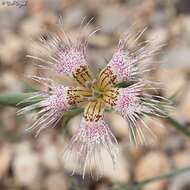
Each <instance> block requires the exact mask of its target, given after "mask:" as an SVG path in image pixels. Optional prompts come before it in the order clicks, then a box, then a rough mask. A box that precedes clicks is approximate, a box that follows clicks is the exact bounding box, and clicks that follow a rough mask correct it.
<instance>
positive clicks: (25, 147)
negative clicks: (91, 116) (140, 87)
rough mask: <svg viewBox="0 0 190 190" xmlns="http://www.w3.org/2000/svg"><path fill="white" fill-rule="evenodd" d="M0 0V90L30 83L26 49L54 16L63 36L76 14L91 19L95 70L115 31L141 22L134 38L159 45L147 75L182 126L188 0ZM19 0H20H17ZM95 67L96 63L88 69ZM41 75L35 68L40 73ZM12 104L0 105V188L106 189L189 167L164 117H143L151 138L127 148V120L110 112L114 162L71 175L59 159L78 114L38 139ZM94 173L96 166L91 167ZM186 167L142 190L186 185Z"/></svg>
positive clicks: (188, 101)
mask: <svg viewBox="0 0 190 190" xmlns="http://www.w3.org/2000/svg"><path fill="white" fill-rule="evenodd" d="M3 2H12V1H11V0H10V1H8V0H7V1H3V0H1V1H0V91H1V92H4V91H7V92H27V91H30V90H32V89H33V84H34V83H33V82H32V81H31V80H29V79H28V78H27V77H26V76H28V75H36V74H39V72H40V71H39V69H37V68H36V67H35V66H34V64H33V62H32V61H31V60H30V59H28V58H26V55H27V54H32V55H36V56H38V55H39V51H38V49H37V48H35V47H34V42H37V40H38V37H39V36H40V35H43V36H44V37H47V36H46V33H47V31H52V32H53V31H54V30H55V28H56V26H57V22H58V18H59V16H62V20H63V21H62V22H63V23H62V25H63V28H64V30H65V31H67V32H68V33H69V34H70V35H71V36H72V35H73V36H76V35H77V34H78V31H79V27H80V24H81V21H82V18H84V17H86V19H87V20H89V19H90V18H92V17H93V18H94V21H93V22H91V23H90V24H89V27H87V28H85V29H84V30H86V31H87V32H89V30H90V31H91V30H94V29H95V28H96V27H99V26H100V27H101V30H100V31H99V32H97V34H96V35H93V36H92V37H91V38H90V42H89V62H90V64H91V65H92V67H93V66H94V63H96V64H97V65H98V67H100V68H101V67H103V66H104V65H105V59H108V60H109V58H110V56H111V54H112V53H113V50H114V47H115V46H116V44H117V40H118V38H119V36H120V34H122V32H125V31H127V29H129V27H130V26H131V25H132V24H133V23H135V28H134V32H137V31H138V29H139V28H140V29H143V28H144V27H148V29H147V31H146V32H145V33H144V34H143V36H142V37H141V38H142V40H150V39H152V38H155V40H156V43H158V44H165V46H163V48H162V50H161V52H160V54H159V55H157V56H156V62H155V63H154V67H155V68H156V69H155V70H154V72H151V75H150V76H149V77H151V78H152V79H153V80H155V81H162V82H163V84H164V87H163V88H162V89H161V90H160V94H162V95H164V96H165V97H171V96H173V97H174V102H175V109H174V111H173V112H172V113H171V115H172V116H173V118H175V119H176V120H177V121H178V122H179V123H181V124H182V125H184V126H185V127H188V126H189V124H190V14H189V13H190V1H188V0H155V1H154V0H82V1H79V0H28V1H27V5H26V6H23V7H20V8H19V7H17V6H14V5H13V6H8V5H7V4H6V3H3ZM18 2H21V0H18ZM94 69H97V68H94ZM40 74H41V73H40ZM16 111H17V109H16V108H13V107H3V106H0V189H1V190H17V189H18V190H20V189H26V190H41V189H42V190H46V189H47V190H70V189H73V190H79V189H82V190H83V189H84V190H88V189H90V190H107V189H111V188H112V187H114V186H115V185H118V184H127V183H133V182H135V181H140V180H144V179H147V178H150V177H153V176H157V175H160V174H162V173H163V172H167V171H170V170H172V169H175V168H180V167H183V166H187V165H190V140H189V139H188V138H187V137H185V135H184V134H182V133H180V132H179V131H178V130H176V129H175V128H174V127H173V124H172V123H171V122H169V121H168V120H166V119H155V120H150V121H147V122H148V125H149V126H150V127H151V128H152V130H153V131H154V133H155V134H156V135H157V137H158V140H157V141H155V142H153V143H151V144H150V145H148V146H140V147H134V146H130V145H129V139H128V129H127V124H126V122H125V121H123V119H122V118H121V117H119V116H118V115H116V114H109V115H108V120H109V121H110V124H111V125H112V129H113V131H114V134H116V137H117V139H118V141H119V149H120V154H119V157H118V160H117V167H116V169H115V170H113V169H112V165H111V163H110V160H109V158H108V157H107V155H106V154H105V156H104V157H103V161H104V163H105V164H104V170H103V172H102V178H100V179H98V180H97V179H95V178H94V179H92V178H90V177H88V175H87V176H86V178H85V179H84V180H83V179H82V177H81V176H80V175H77V174H75V175H73V176H71V171H72V164H71V165H68V164H67V163H65V162H64V160H63V159H62V157H61V156H60V155H61V153H62V152H63V148H64V146H65V144H66V142H67V141H68V136H69V135H71V134H72V133H73V131H74V130H75V129H76V126H77V124H78V122H79V119H80V116H76V117H74V118H73V119H72V120H71V121H70V122H69V123H68V128H67V129H68V130H66V132H65V130H64V129H63V127H56V128H54V129H49V130H45V131H44V132H42V133H41V135H40V136H39V137H38V138H35V137H34V134H33V133H26V132H25V129H26V128H27V126H28V124H29V122H30V120H31V117H32V115H27V116H25V117H23V116H22V117H21V116H19V117H18V116H17V115H16ZM95 173H96V174H97V175H100V174H101V171H98V170H95ZM188 189H190V172H186V173H183V174H180V175H178V176H175V177H172V178H170V179H163V180H159V181H156V182H153V183H150V184H147V185H145V186H143V187H142V190H188Z"/></svg>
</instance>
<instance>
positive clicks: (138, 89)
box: [113, 82, 171, 144]
mask: <svg viewBox="0 0 190 190" xmlns="http://www.w3.org/2000/svg"><path fill="white" fill-rule="evenodd" d="M146 89H148V88H146V83H144V82H138V83H136V84H134V85H131V86H130V87H127V88H120V89H119V95H118V97H117V101H116V104H115V105H114V106H113V108H114V109H115V111H117V112H118V113H119V114H120V115H121V116H122V117H123V118H124V119H126V120H127V121H128V127H129V131H130V140H131V141H132V142H133V143H135V144H145V143H147V141H146V140H147V139H146V137H145V136H144V135H145V134H148V135H149V137H150V135H151V137H154V134H153V133H152V131H151V129H150V128H149V126H147V125H146V123H145V122H144V120H143V117H147V116H150V117H152V116H159V117H166V116H167V115H168V110H169V109H170V108H171V105H170V104H171V102H170V101H169V100H167V99H164V98H162V97H160V96H156V95H148V94H146V93H144V91H146ZM138 121H139V122H138ZM140 123H141V126H140ZM142 126H143V127H142Z"/></svg>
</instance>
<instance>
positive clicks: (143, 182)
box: [113, 166, 190, 190]
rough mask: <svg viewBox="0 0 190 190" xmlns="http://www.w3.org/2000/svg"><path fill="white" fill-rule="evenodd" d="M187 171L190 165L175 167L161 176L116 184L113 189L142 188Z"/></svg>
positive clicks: (129, 189) (136, 189)
mask: <svg viewBox="0 0 190 190" xmlns="http://www.w3.org/2000/svg"><path fill="white" fill-rule="evenodd" d="M186 171H190V166H187V167H183V168H179V169H175V170H172V171H170V172H167V173H163V174H161V175H159V176H154V177H152V178H149V179H145V180H143V181H140V182H137V183H134V184H129V185H121V186H115V187H114V188H113V189H114V190H140V189H141V188H142V186H144V185H146V184H149V183H152V182H155V181H158V180H162V179H165V178H169V177H172V176H176V175H179V174H180V173H183V172H186Z"/></svg>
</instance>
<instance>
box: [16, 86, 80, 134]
mask: <svg viewBox="0 0 190 190" xmlns="http://www.w3.org/2000/svg"><path fill="white" fill-rule="evenodd" d="M49 87H50V90H49V92H46V93H35V95H34V96H31V97H29V98H27V99H26V100H24V101H23V102H21V104H23V103H29V102H30V103H31V102H34V103H33V104H31V105H28V106H26V107H24V108H22V109H20V110H19V111H18V114H25V113H27V112H31V111H34V110H36V111H38V112H37V119H36V121H35V122H34V123H33V124H32V126H31V127H29V128H28V129H29V130H30V129H37V135H38V134H39V132H40V131H41V130H43V129H45V128H48V127H50V126H52V127H54V126H56V124H57V123H58V122H59V121H60V119H61V118H62V117H63V115H64V112H65V111H68V110H69V109H70V108H71V106H73V105H76V104H78V103H79V102H81V101H83V100H82V99H81V98H80V95H79V93H77V92H76V90H75V89H74V88H73V87H64V86H51V85H50V86H49ZM36 98H38V101H37V102H35V101H34V100H35V99H36ZM39 98H40V100H39Z"/></svg>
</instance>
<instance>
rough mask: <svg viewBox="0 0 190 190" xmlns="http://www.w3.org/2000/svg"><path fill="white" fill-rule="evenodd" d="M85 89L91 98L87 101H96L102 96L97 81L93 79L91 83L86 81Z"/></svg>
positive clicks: (102, 93)
mask: <svg viewBox="0 0 190 190" xmlns="http://www.w3.org/2000/svg"><path fill="white" fill-rule="evenodd" d="M85 87H86V88H87V89H88V90H90V91H91V96H90V97H89V100H94V101H95V100H97V99H99V98H102V97H103V95H104V91H102V90H101V86H99V85H98V84H97V81H96V80H95V79H94V80H92V81H86V83H85Z"/></svg>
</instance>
